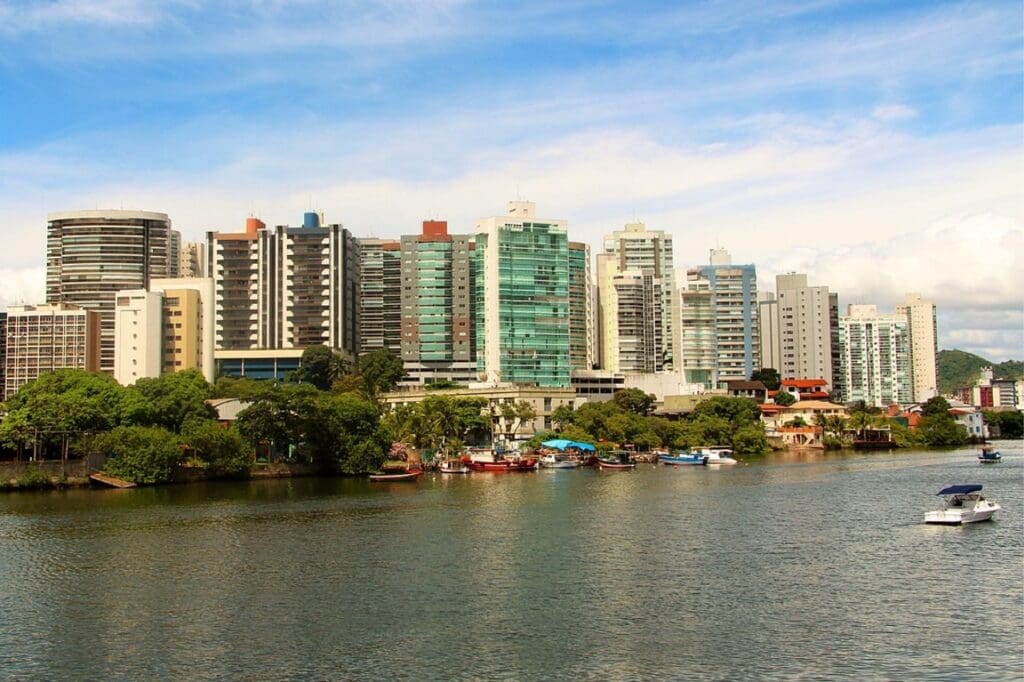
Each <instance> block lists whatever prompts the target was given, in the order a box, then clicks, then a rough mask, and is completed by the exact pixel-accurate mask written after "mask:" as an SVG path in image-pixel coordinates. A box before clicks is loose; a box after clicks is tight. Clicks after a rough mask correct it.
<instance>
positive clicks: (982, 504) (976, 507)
mask: <svg viewBox="0 0 1024 682" xmlns="http://www.w3.org/2000/svg"><path fill="white" fill-rule="evenodd" d="M981 488H982V486H980V485H976V484H967V485H951V486H949V487H948V488H943V489H942V490H940V491H939V493H938V494H939V495H941V496H942V497H944V498H945V500H944V501H943V504H942V509H938V510H936V511H930V512H928V513H927V514H925V515H924V522H925V523H939V524H944V525H947V526H959V525H960V524H962V523H978V522H979V521H988V520H989V519H991V518H992V515H993V514H995V513H996V512H997V511H999V510H1000V509H1002V507H1000V506H999V505H998V504H996V503H995V502H992V501H991V500H986V499H985V498H984V497H982V496H981V495H980V494H979V491H980V490H981Z"/></svg>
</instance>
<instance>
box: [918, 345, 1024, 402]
mask: <svg viewBox="0 0 1024 682" xmlns="http://www.w3.org/2000/svg"><path fill="white" fill-rule="evenodd" d="M936 364H938V377H939V393H952V392H953V391H955V390H956V389H958V388H963V387H964V386H970V385H972V384H973V383H974V382H975V381H977V379H978V377H979V376H981V370H982V368H983V367H991V368H992V375H993V376H994V377H995V378H996V379H1020V378H1021V376H1022V375H1024V362H1021V361H1019V360H1007V361H1006V362H998V363H996V362H990V361H988V360H986V359H985V358H983V357H981V356H979V355H975V354H974V353H968V352H966V351H962V350H955V349H954V350H940V351H939V354H938V357H937V360H936Z"/></svg>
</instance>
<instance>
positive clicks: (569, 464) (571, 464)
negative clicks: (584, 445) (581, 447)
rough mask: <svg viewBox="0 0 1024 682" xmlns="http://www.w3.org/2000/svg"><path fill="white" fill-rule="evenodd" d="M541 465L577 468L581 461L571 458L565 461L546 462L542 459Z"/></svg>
mask: <svg viewBox="0 0 1024 682" xmlns="http://www.w3.org/2000/svg"><path fill="white" fill-rule="evenodd" d="M540 465H541V467H542V468H544V469H575V468H576V467H578V466H579V465H580V463H579V462H573V461H571V460H569V461H564V462H545V461H543V460H541V463H540Z"/></svg>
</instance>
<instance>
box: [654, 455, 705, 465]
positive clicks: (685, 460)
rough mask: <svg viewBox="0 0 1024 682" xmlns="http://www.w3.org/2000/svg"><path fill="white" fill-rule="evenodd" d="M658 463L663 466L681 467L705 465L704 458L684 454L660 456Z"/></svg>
mask: <svg viewBox="0 0 1024 682" xmlns="http://www.w3.org/2000/svg"><path fill="white" fill-rule="evenodd" d="M658 461H659V462H661V463H662V464H670V465H672V466H679V465H683V464H704V458H703V457H698V456H697V455H695V454H692V453H689V452H687V453H683V454H677V455H670V454H667V453H664V454H659V455H658Z"/></svg>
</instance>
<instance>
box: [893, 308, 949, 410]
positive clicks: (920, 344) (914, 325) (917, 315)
mask: <svg viewBox="0 0 1024 682" xmlns="http://www.w3.org/2000/svg"><path fill="white" fill-rule="evenodd" d="M896 313H897V314H899V315H903V316H905V317H906V318H907V324H908V325H910V356H911V368H910V369H911V377H912V381H913V387H914V402H918V403H922V402H924V401H926V400H928V399H929V398H933V397H935V396H937V395H938V394H939V391H938V386H939V380H938V354H939V345H938V332H937V325H936V320H935V304H934V303H932V302H931V301H926V300H924V299H922V298H921V294H914V293H911V294H907V297H906V300H905V301H904V303H903V304H902V305H898V306H896Z"/></svg>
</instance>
